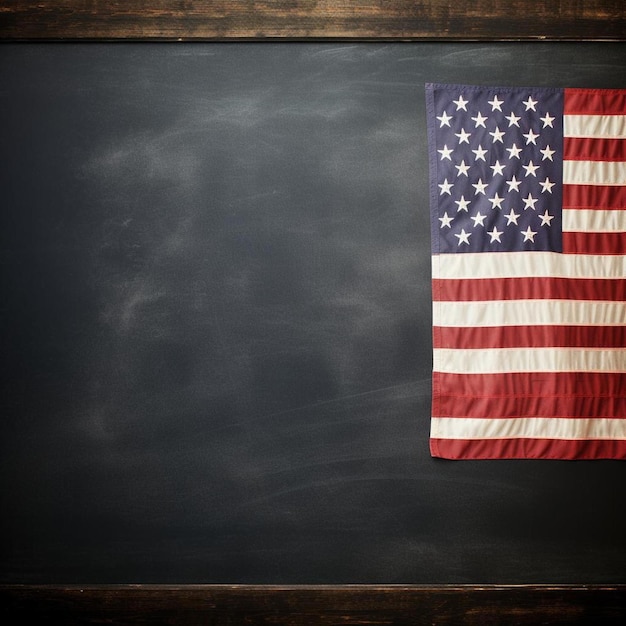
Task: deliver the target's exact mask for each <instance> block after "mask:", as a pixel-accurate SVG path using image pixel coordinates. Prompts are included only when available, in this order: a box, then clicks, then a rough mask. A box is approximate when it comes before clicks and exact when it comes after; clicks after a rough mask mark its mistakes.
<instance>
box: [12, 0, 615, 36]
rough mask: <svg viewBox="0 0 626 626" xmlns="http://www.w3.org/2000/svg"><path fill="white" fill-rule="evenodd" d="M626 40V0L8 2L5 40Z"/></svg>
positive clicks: (143, 0) (65, 0) (104, 0)
mask: <svg viewBox="0 0 626 626" xmlns="http://www.w3.org/2000/svg"><path fill="white" fill-rule="evenodd" d="M119 40H121V41H267V40H270V41H275V40H289V41H310V40H360V41H416V40H419V41H424V40H425V41H440V40H444V41H487V40H488V41H525V40H551V41H624V40H626V3H625V2H624V0H585V1H584V2H574V1H573V0H560V1H557V0H393V1H391V0H214V1H211V2H208V1H207V0H32V1H31V0H0V41H119Z"/></svg>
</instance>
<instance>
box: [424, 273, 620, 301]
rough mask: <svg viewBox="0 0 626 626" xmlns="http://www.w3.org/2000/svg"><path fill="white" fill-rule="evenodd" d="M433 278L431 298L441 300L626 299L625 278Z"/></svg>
mask: <svg viewBox="0 0 626 626" xmlns="http://www.w3.org/2000/svg"><path fill="white" fill-rule="evenodd" d="M432 282H433V285H432V287H433V298H434V299H435V300H436V301H441V302H460V301H462V302H476V301H484V300H604V301H624V300H626V279H624V278H606V279H605V278H598V279H592V278H549V277H548V278H544V277H536V278H474V279H443V278H434V279H433V281H432Z"/></svg>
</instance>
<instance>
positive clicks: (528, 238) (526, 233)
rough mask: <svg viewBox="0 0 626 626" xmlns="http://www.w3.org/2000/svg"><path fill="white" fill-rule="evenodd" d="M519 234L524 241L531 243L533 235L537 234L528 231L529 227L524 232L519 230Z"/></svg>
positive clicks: (533, 238) (533, 239)
mask: <svg viewBox="0 0 626 626" xmlns="http://www.w3.org/2000/svg"><path fill="white" fill-rule="evenodd" d="M520 233H522V235H524V241H532V242H533V243H535V235H536V234H537V233H536V232H535V231H534V230H530V226H529V227H528V228H527V229H526V230H520ZM522 243H523V242H522Z"/></svg>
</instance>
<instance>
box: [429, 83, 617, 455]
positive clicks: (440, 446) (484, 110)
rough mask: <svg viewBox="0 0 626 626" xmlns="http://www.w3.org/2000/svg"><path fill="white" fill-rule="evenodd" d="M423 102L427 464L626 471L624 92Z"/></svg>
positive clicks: (450, 91) (467, 95)
mask: <svg viewBox="0 0 626 626" xmlns="http://www.w3.org/2000/svg"><path fill="white" fill-rule="evenodd" d="M426 104H427V115H428V145H429V160H430V195H431V198H430V202H431V240H432V296H433V395H432V415H431V436H430V451H431V454H432V455H433V456H435V457H442V458H448V459H467V460H472V459H626V90H624V89H561V88H518V87H496V86H493V87H491V86H471V85H446V84H427V85H426Z"/></svg>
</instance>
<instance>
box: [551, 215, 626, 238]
mask: <svg viewBox="0 0 626 626" xmlns="http://www.w3.org/2000/svg"><path fill="white" fill-rule="evenodd" d="M563 230H564V231H565V232H583V233H584V232H586V233H615V232H623V233H626V211H600V210H595V209H589V210H587V209H576V210H570V209H563ZM624 236H625V237H626V234H625V235H624Z"/></svg>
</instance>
